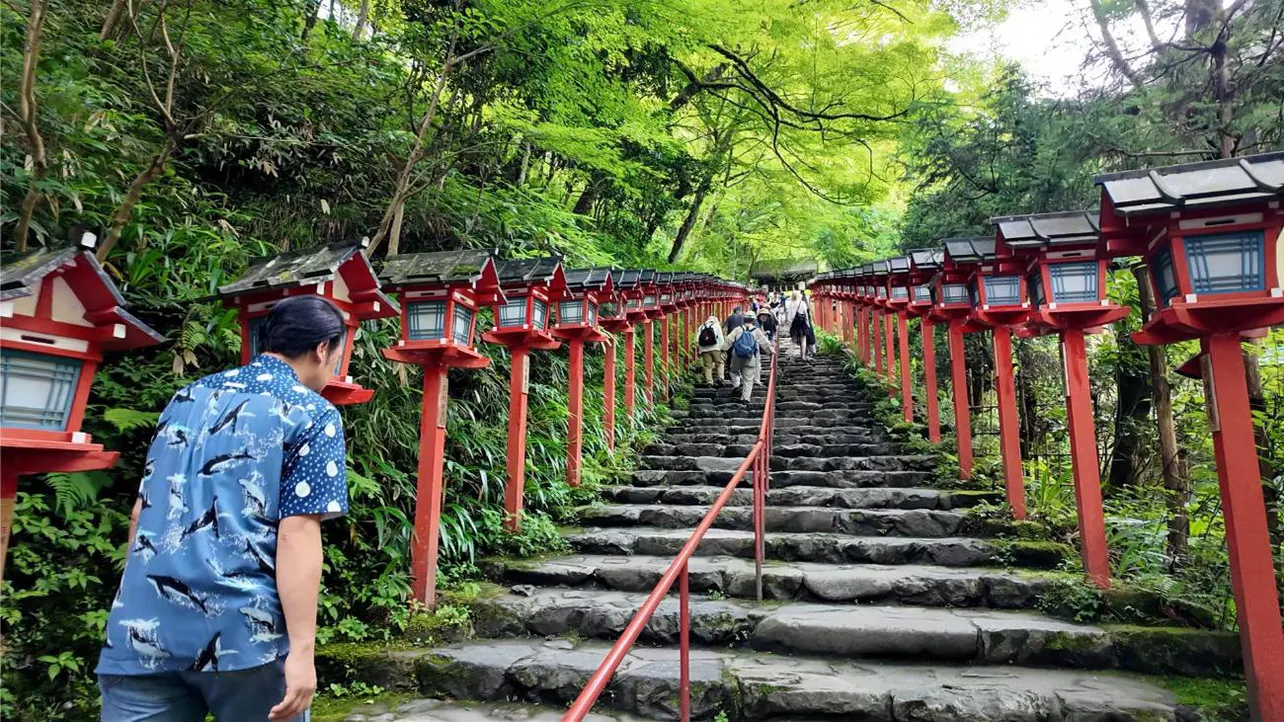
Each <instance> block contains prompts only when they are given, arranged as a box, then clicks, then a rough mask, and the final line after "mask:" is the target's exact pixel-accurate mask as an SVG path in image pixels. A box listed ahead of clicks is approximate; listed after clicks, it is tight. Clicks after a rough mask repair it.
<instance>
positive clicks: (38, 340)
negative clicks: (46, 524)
mask: <svg viewBox="0 0 1284 722" xmlns="http://www.w3.org/2000/svg"><path fill="white" fill-rule="evenodd" d="M96 243H97V238H95V237H94V235H93V234H90V233H86V234H84V235H83V236H81V238H80V242H79V244H78V245H77V246H70V247H65V248H60V249H51V248H41V249H39V250H36V251H33V252H30V253H27V254H25V255H22V256H19V257H17V258H15V259H13V260H12V262H10V263H6V264H5V265H4V266H3V267H0V318H2V319H4V324H3V326H2V327H0V578H3V575H4V559H5V556H6V554H7V552H8V548H9V528H10V523H11V521H12V519H13V503H14V498H15V496H16V495H17V493H18V477H19V476H21V475H23V474H42V473H47V472H53V471H58V472H74V471H91V470H94V469H105V468H107V467H109V466H111V465H112V464H113V463H115V461H116V457H117V452H114V451H104V450H103V446H102V444H96V443H94V441H93V439H92V438H90V436H89V434H86V433H84V432H82V431H81V430H80V427H81V423H82V421H83V420H84V417H85V405H86V404H87V402H88V400H89V389H90V387H91V386H92V385H93V381H94V372H95V371H96V370H97V368H98V365H99V363H100V362H101V361H102V358H103V357H102V354H103V352H105V351H125V350H129V349H134V348H141V347H143V346H151V345H153V344H157V343H160V342H161V341H164V340H165V338H164V337H163V336H161V335H160V334H158V333H156V332H155V331H153V330H152V329H151V328H150V327H149V326H147V324H145V323H143V322H142V321H140V320H138V319H137V318H135V317H134V316H133V315H132V314H130V313H129V312H128V311H126V310H125V308H126V306H127V305H128V304H126V303H125V299H124V298H122V297H121V295H120V292H119V291H118V290H117V289H116V285H115V284H114V283H112V281H111V278H110V277H109V276H108V275H107V274H106V273H105V272H104V271H103V268H102V266H101V265H99V263H98V261H97V260H96V259H95V258H94V254H93V253H91V252H90V250H89V249H92V248H93V247H94V245H95V244H96Z"/></svg>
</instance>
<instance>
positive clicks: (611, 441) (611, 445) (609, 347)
mask: <svg viewBox="0 0 1284 722" xmlns="http://www.w3.org/2000/svg"><path fill="white" fill-rule="evenodd" d="M602 352H603V353H604V354H605V358H604V359H603V360H602V430H603V432H604V433H605V434H606V448H608V449H610V450H612V451H614V450H615V340H614V339H611V340H609V341H607V342H606V343H605V344H603V346H602Z"/></svg>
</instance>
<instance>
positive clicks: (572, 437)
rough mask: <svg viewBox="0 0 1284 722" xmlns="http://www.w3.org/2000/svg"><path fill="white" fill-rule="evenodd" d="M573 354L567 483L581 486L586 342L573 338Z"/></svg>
mask: <svg viewBox="0 0 1284 722" xmlns="http://www.w3.org/2000/svg"><path fill="white" fill-rule="evenodd" d="M569 345H570V352H571V370H570V376H571V378H570V389H569V391H568V392H567V398H566V407H567V411H568V415H567V420H566V483H567V484H568V485H570V486H579V485H580V461H581V460H582V458H583V456H584V440H583V437H582V434H581V432H582V431H583V428H584V340H583V339H578V338H573V339H571V340H570V342H569Z"/></svg>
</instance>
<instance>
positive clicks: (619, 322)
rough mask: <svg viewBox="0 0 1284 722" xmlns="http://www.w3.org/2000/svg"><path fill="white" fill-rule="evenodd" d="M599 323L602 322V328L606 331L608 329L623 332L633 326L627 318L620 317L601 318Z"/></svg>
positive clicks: (613, 331) (612, 331)
mask: <svg viewBox="0 0 1284 722" xmlns="http://www.w3.org/2000/svg"><path fill="white" fill-rule="evenodd" d="M601 323H602V328H604V329H606V330H607V331H610V332H611V333H624V332H625V331H628V330H629V329H631V328H633V322H632V321H629V320H628V319H622V318H616V319H602V321H601Z"/></svg>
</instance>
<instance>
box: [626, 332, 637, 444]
mask: <svg viewBox="0 0 1284 722" xmlns="http://www.w3.org/2000/svg"><path fill="white" fill-rule="evenodd" d="M634 336H636V334H635V333H634V331H633V326H632V325H630V326H629V327H628V328H627V329H625V330H624V415H625V416H626V417H627V418H628V420H629V423H630V424H632V423H633V421H634V420H635V417H634V415H633V414H634V410H635V408H636V407H637V403H638V387H637V377H638V373H637V372H638V368H637V360H636V357H637V353H636V351H637V349H635V348H634V345H635V343H636V342H635V341H634Z"/></svg>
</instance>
